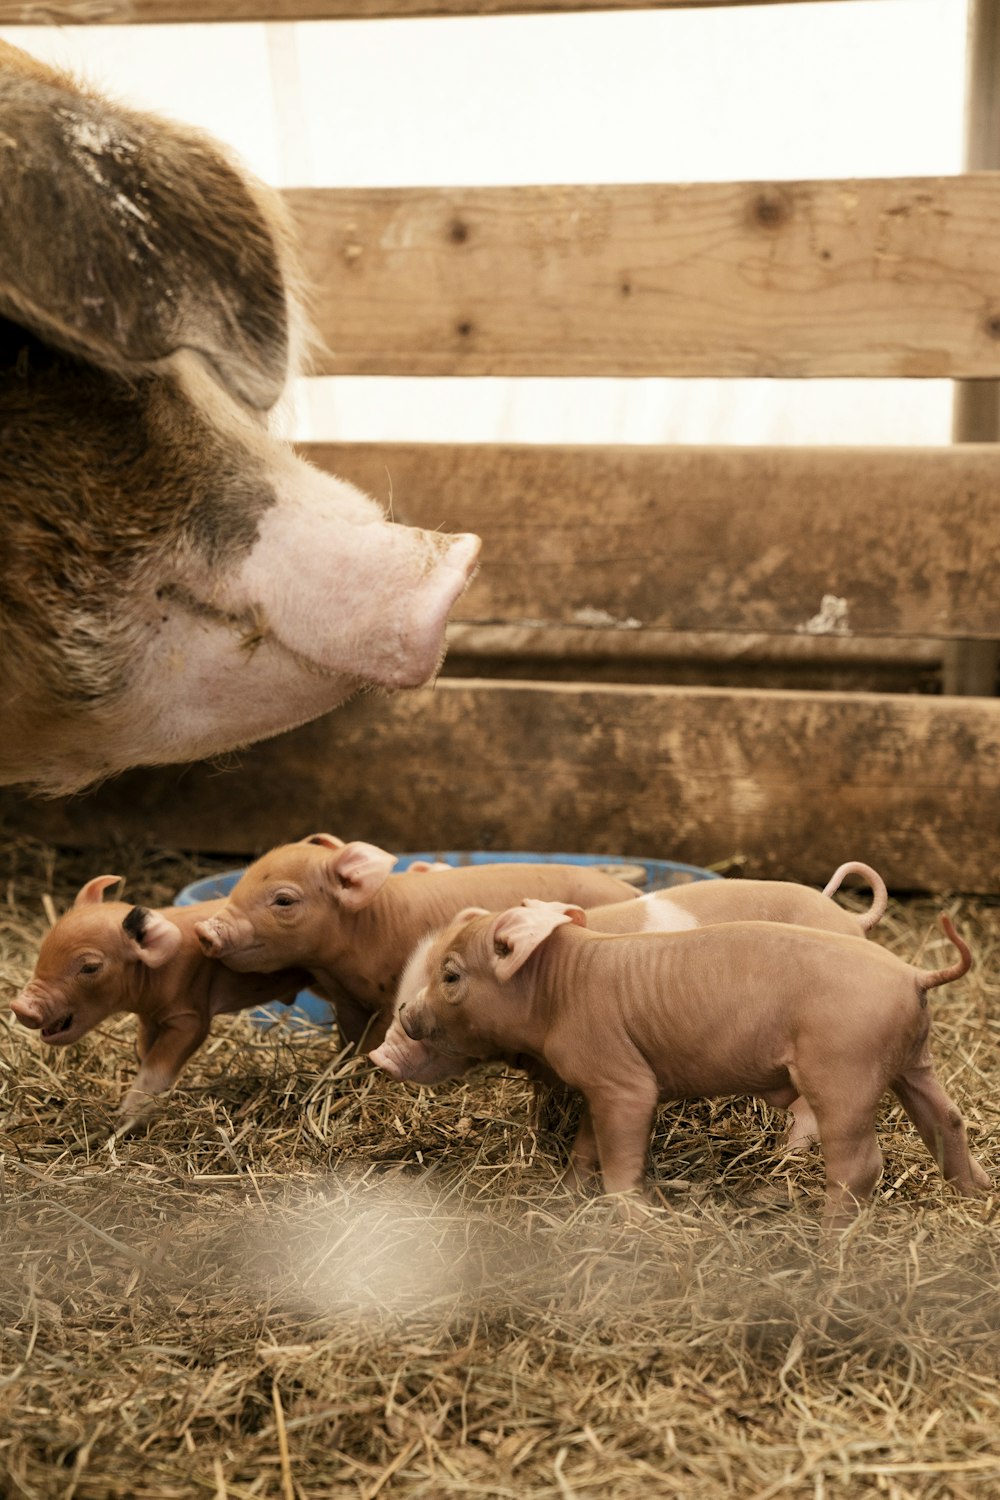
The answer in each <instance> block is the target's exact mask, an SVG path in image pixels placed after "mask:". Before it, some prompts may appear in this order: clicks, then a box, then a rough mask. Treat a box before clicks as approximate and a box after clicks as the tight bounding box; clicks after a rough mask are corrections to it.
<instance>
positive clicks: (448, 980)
mask: <svg viewBox="0 0 1000 1500" xmlns="http://www.w3.org/2000/svg"><path fill="white" fill-rule="evenodd" d="M461 977H462V976H461V974H460V973H459V972H458V970H457V969H445V971H444V973H443V974H442V975H441V979H442V981H443V982H444V983H445V984H457V983H458V981H459V980H460V979H461Z"/></svg>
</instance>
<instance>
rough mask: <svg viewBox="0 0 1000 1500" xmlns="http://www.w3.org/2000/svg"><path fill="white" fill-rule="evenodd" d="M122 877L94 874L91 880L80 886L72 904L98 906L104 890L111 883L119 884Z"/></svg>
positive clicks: (111, 884)
mask: <svg viewBox="0 0 1000 1500" xmlns="http://www.w3.org/2000/svg"><path fill="white" fill-rule="evenodd" d="M123 879H124V876H122V875H95V876H94V878H93V880H88V881H87V884H86V885H84V886H81V887H80V889H79V891H77V894H76V900H75V901H74V902H73V905H74V906H100V904H101V902H102V901H103V900H104V892H105V891H106V890H107V889H108V888H109V887H110V886H113V885H120V883H121V881H122V880H123Z"/></svg>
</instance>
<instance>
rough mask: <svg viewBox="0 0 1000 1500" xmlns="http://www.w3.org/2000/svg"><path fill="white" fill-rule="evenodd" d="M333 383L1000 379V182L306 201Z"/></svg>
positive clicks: (318, 312)
mask: <svg viewBox="0 0 1000 1500" xmlns="http://www.w3.org/2000/svg"><path fill="white" fill-rule="evenodd" d="M285 196H286V199H287V201H288V203H289V205H290V207H291V209H292V212H293V216H294V218H295V220H296V221H297V223H298V227H299V230H300V233H301V238H302V243H303V248H304V251H305V263H306V271H307V276H308V279H309V281H310V282H311V284H312V285H313V286H314V288H315V298H314V309H313V310H314V315H315V318H316V321H317V325H318V328H319V332H320V334H321V336H322V338H323V339H324V340H325V342H326V352H325V353H324V354H322V355H321V356H320V359H319V365H318V373H325V374H353V375H404V374H406V375H609V376H651V375H662V376H754V377H756V376H781V377H799V376H866V377H870V376H879V377H882V376H935V377H957V376H975V377H983V376H996V375H1000V257H998V256H997V253H996V246H997V244H998V242H1000V179H998V177H997V175H996V174H995V173H985V172H984V173H972V174H969V175H967V176H963V177H926V178H898V179H888V180H881V179H867V180H859V181H833V182H783V183H767V182H750V183H695V184H687V185H679V186H678V185H650V186H631V185H625V186H616V187H601V186H576V187H516V188H426V189H419V188H407V189H402V188H401V189H390V188H384V189H370V190H354V189H337V190H333V189H331V190H320V189H315V190H312V189H309V190H306V189H303V190H290V191H289V192H287V193H286V195H285Z"/></svg>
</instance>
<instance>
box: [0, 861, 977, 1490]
mask: <svg viewBox="0 0 1000 1500" xmlns="http://www.w3.org/2000/svg"><path fill="white" fill-rule="evenodd" d="M0 860H2V863H0V877H2V885H0V899H2V905H0V980H2V981H3V984H2V986H0V996H2V997H3V998H4V999H6V998H9V996H10V994H12V993H13V990H14V989H15V988H16V987H17V986H19V984H20V983H21V982H22V981H23V979H24V977H25V976H26V974H27V972H28V970H29V969H30V966H31V962H32V957H33V952H34V947H35V945H36V944H37V941H38V939H39V937H40V935H41V933H42V931H43V930H44V926H45V916H44V913H43V907H42V897H43V896H45V895H48V896H50V897H51V898H52V900H53V901H54V903H55V907H56V909H58V910H61V909H62V908H63V907H64V906H65V904H66V903H67V902H68V901H69V900H70V899H71V897H72V895H73V894H74V892H75V890H76V888H77V886H78V885H79V884H80V883H81V882H82V881H83V880H84V879H85V878H88V877H89V876H91V875H94V874H97V873H100V872H103V871H104V870H114V871H117V872H119V873H125V874H126V875H127V876H128V877H129V892H130V893H132V894H134V895H135V896H136V898H137V899H138V898H139V897H142V898H143V899H146V900H147V901H149V902H150V904H155V903H156V902H163V903H166V902H167V901H169V899H170V897H171V895H172V893H173V892H174V891H175V890H176V889H177V888H178V886H179V885H181V884H183V883H184V882H185V881H187V880H188V879H190V878H192V877H193V875H194V874H196V873H201V872H204V871H205V870H206V868H208V867H207V866H206V865H204V864H200V865H194V864H192V863H191V862H190V861H184V860H181V859H178V858H174V857H171V856H168V855H159V856H156V857H155V858H154V859H149V858H145V859H144V858H142V857H141V855H140V854H139V853H138V852H136V851H128V850H122V849H117V850H110V851H106V852H105V853H104V854H102V855H101V856H99V857H98V856H94V855H90V856H88V857H87V858H86V859H85V860H83V859H81V858H80V857H79V856H71V855H70V854H68V853H61V852H58V851H56V850H53V849H49V848H45V847H41V846H37V845H33V844H29V843H25V842H19V843H15V844H9V845H6V846H4V847H3V848H2V850H0ZM939 905H940V903H936V902H928V901H912V902H907V903H905V904H904V903H893V905H892V907H891V908H890V913H889V915H888V917H887V918H886V920H885V921H884V922H883V924H882V926H881V927H880V928H879V929H878V938H879V940H880V941H883V942H885V943H887V944H888V945H889V946H891V947H893V948H894V949H896V950H897V951H899V952H901V953H903V954H905V955H906V956H907V957H912V956H915V955H916V954H917V953H918V952H919V951H920V950H921V948H922V947H923V950H924V952H925V953H929V952H930V945H931V944H933V943H934V942H936V939H935V937H934V935H933V934H934V927H933V923H934V921H935V920H936V911H937V908H938V906H939ZM948 906H949V909H950V910H952V911H953V912H954V913H955V914H956V919H957V921H958V922H959V925H960V927H961V929H962V930H963V932H964V933H965V934H966V936H967V937H968V938H969V941H970V942H971V943H972V944H973V947H974V952H975V954H976V956H977V960H978V962H977V967H976V968H975V970H974V971H973V973H972V974H971V975H970V976H969V977H968V978H967V979H966V980H963V981H961V982H959V983H957V984H954V985H952V986H950V987H949V988H948V989H947V990H942V991H939V992H937V998H936V999H934V1000H933V1001H932V1003H933V1005H934V1011H935V1034H936V1047H935V1052H936V1056H937V1059H938V1062H939V1066H940V1071H941V1073H942V1076H943V1078H944V1080H945V1083H946V1086H947V1087H948V1088H949V1089H950V1090H951V1091H952V1092H953V1093H954V1094H955V1096H956V1097H957V1099H958V1101H959V1102H960V1104H961V1105H962V1107H963V1108H964V1110H965V1111H966V1114H967V1118H968V1121H969V1126H970V1133H971V1135H972V1138H973V1145H974V1149H975V1150H976V1151H977V1154H978V1155H979V1157H980V1159H981V1160H982V1161H983V1162H984V1165H985V1166H986V1167H987V1169H988V1170H989V1171H990V1173H991V1174H992V1176H993V1177H994V1180H995V1181H997V1182H998V1184H1000V1131H998V1119H997V1117H998V1114H1000V1086H998V1085H1000V964H998V954H1000V908H998V907H996V906H992V907H991V906H987V905H984V904H982V903H976V902H973V901H968V900H954V901H949V902H948ZM939 951H943V950H939ZM132 1066H133V1061H132V1032H131V1025H130V1023H129V1022H128V1021H121V1022H116V1023H115V1024H113V1025H111V1026H109V1027H107V1028H106V1029H104V1030H102V1031H101V1032H100V1033H99V1034H92V1035H91V1036H90V1037H88V1038H87V1039H86V1040H85V1041H84V1042H82V1043H80V1044H79V1045H77V1046H75V1047H72V1048H70V1049H68V1050H67V1052H64V1053H56V1054H53V1053H52V1052H51V1051H49V1052H43V1051H42V1049H41V1047H40V1046H39V1045H38V1043H37V1042H36V1040H35V1039H34V1038H33V1036H32V1035H30V1034H29V1033H28V1032H27V1031H25V1030H24V1029H23V1028H21V1027H19V1026H17V1025H16V1024H14V1023H13V1021H12V1018H11V1017H10V1015H9V1013H6V1012H0V1205H2V1243H0V1257H2V1258H0V1267H2V1271H0V1323H2V1324H3V1325H4V1328H3V1333H2V1336H0V1494H3V1495H4V1496H5V1497H7V1496H9V1497H21V1496H25V1497H43V1496H44V1497H49V1496H59V1497H64V1500H74V1497H75V1500H98V1497H112V1496H115V1497H123V1500H124V1497H129V1500H133V1497H134V1500H146V1497H148V1500H153V1497H155V1500H174V1497H177V1500H188V1497H191V1496H200V1495H204V1496H206V1497H209V1500H225V1497H233V1500H236V1497H240V1500H242V1497H250V1496H261V1497H268V1496H275V1497H280V1500H295V1497H298V1500H325V1497H330V1496H335V1497H339V1496H351V1497H369V1500H373V1497H375V1496H376V1495H381V1496H385V1497H387V1500H388V1497H392V1496H404V1495H405V1496H412V1497H416V1496H427V1497H435V1500H436V1497H439V1496H442V1497H443V1496H456V1497H457V1496H462V1497H465V1496H468V1497H473V1496H476V1497H480V1496H481V1497H491V1500H492V1497H523V1496H526V1495H531V1496H533V1497H536V1496H537V1497H548V1496H552V1497H570V1496H586V1497H596V1496H600V1497H601V1500H626V1497H632V1496H635V1497H639V1496H642V1497H644V1500H645V1497H648V1496H649V1495H651V1494H652V1495H656V1496H661V1495H662V1496H671V1495H677V1496H683V1497H684V1500H721V1497H723V1496H726V1497H732V1496H737V1497H739V1500H751V1497H753V1500H769V1497H771V1496H777V1495H791V1496H802V1497H806V1496H808V1497H810V1500H829V1497H834V1496H837V1497H841V1496H842V1497H856V1496H858V1495H866V1494H869V1493H870V1494H879V1495H884V1496H889V1497H900V1500H902V1497H907V1496H921V1497H924V1496H926V1497H941V1500H945V1497H947V1500H961V1497H965V1496H969V1497H972V1496H977V1497H979V1496H982V1495H983V1494H991V1493H997V1492H998V1490H1000V1446H998V1442H997V1436H998V1432H1000V1294H998V1287H1000V1236H998V1233H997V1226H996V1223H995V1215H996V1212H997V1208H998V1205H1000V1197H998V1196H994V1197H990V1198H987V1199H983V1200H976V1201H975V1202H972V1203H968V1202H965V1201H963V1200H961V1199H959V1198H957V1197H956V1196H954V1195H953V1194H952V1193H951V1192H950V1191H948V1190H946V1189H944V1188H943V1187H942V1185H941V1182H940V1179H939V1178H938V1177H937V1175H936V1172H935V1170H934V1168H933V1166H932V1164H931V1162H930V1159H929V1157H928V1156H927V1154H926V1152H925V1151H924V1149H923V1147H922V1146H921V1145H920V1142H919V1141H918V1139H917V1137H916V1134H915V1132H914V1131H913V1130H912V1128H911V1127H910V1126H909V1124H908V1123H907V1122H906V1121H905V1120H903V1121H900V1119H899V1118H898V1111H896V1110H894V1109H890V1108H889V1107H888V1106H886V1112H885V1116H884V1119H883V1129H882V1144H883V1148H884V1150H885V1155H886V1169H885V1176H884V1179H883V1184H882V1186H881V1188H880V1190H879V1193H878V1198H877V1202H876V1205H875V1207H874V1209H872V1210H871V1211H869V1212H867V1213H865V1214H864V1215H863V1216H862V1218H861V1219H860V1220H859V1222H858V1224H857V1226H856V1228H855V1229H854V1230H853V1231H852V1232H851V1233H850V1234H849V1235H847V1236H846V1237H845V1238H844V1239H843V1240H841V1241H840V1242H839V1243H837V1244H835V1245H827V1246H826V1247H824V1246H823V1245H822V1244H821V1243H820V1241H819V1239H818V1235H817V1232H816V1221H817V1214H818V1209H819V1204H820V1200H821V1191H822V1173H821V1168H820V1162H819V1158H818V1155H817V1154H816V1153H815V1152H812V1153H810V1154H809V1155H807V1156H805V1157H803V1158H787V1157H785V1156H783V1155H782V1154H781V1152H780V1150H779V1133H780V1128H781V1120H780V1119H779V1117H778V1116H777V1115H775V1114H774V1113H773V1112H771V1111H769V1110H767V1109H766V1108H764V1107H763V1106H762V1105H756V1104H753V1103H746V1102H742V1101H741V1102H737V1103H736V1104H710V1103H698V1104H695V1105H691V1106H688V1107H685V1108H671V1107H667V1108H664V1110H663V1111H662V1112H661V1115H660V1119H659V1124H658V1128H657V1133H656V1140H655V1143H654V1153H653V1161H654V1164H655V1165H654V1169H653V1170H654V1173H655V1180H656V1181H657V1183H658V1184H659V1187H660V1190H661V1195H662V1198H663V1201H664V1203H665V1205H666V1207H665V1208H664V1210H663V1211H662V1212H661V1213H658V1214H656V1215H655V1216H653V1217H652V1218H651V1219H650V1220H649V1222H648V1224H646V1225H644V1226H643V1227H641V1228H635V1227H623V1226H620V1225H618V1224H617V1223H616V1222H615V1221H614V1220H613V1219H612V1217H611V1216H610V1214H609V1211H608V1208H607V1206H606V1205H604V1204H602V1203H601V1202H599V1201H597V1200H591V1201H588V1202H585V1203H583V1204H580V1205H575V1206H574V1204H573V1203H572V1202H571V1200H569V1199H568V1198H566V1197H564V1196H563V1195H561V1194H560V1193H559V1191H558V1190H557V1189H556V1188H555V1181H556V1177H557V1174H558V1172H559V1171H560V1169H561V1165H562V1149H563V1144H564V1142H565V1139H566V1134H567V1124H568V1122H567V1119H566V1118H565V1114H564V1112H563V1111H561V1110H560V1109H559V1108H556V1107H553V1109H552V1111H551V1115H550V1118H549V1119H548V1121H547V1122H546V1128H545V1129H543V1130H540V1131H539V1132H538V1133H532V1132H531V1130H530V1129H529V1128H528V1123H527V1122H528V1091H527V1088H526V1085H525V1084H524V1082H523V1081H522V1080H521V1079H519V1078H517V1077H512V1076H503V1075H502V1074H501V1073H500V1072H499V1071H495V1070H494V1071H492V1072H489V1073H488V1074H487V1075H486V1076H477V1077H475V1078H474V1079H473V1080H472V1081H471V1082H456V1083H454V1084H449V1085H444V1086H441V1087H439V1088H437V1089H436V1090H434V1091H430V1090H426V1089H424V1090H417V1089H414V1088H407V1087H402V1086H399V1085H395V1084H393V1083H392V1082H391V1081H390V1080H388V1079H386V1078H384V1077H382V1076H381V1075H376V1074H375V1073H373V1071H372V1070H371V1069H370V1068H369V1067H368V1065H367V1064H365V1063H363V1062H356V1061H352V1060H345V1059H343V1058H341V1057H340V1056H338V1055H337V1053H336V1051H335V1044H333V1043H331V1041H330V1039H329V1037H328V1036H326V1035H324V1034H322V1033H317V1032H302V1031H300V1032H297V1033H291V1032H289V1031H288V1030H286V1029H285V1028H277V1029H275V1030H272V1031H270V1032H267V1033H265V1032H261V1031H255V1030H253V1029H252V1027H251V1026H250V1024H249V1023H248V1022H247V1021H246V1020H245V1019H243V1018H236V1019H234V1020H227V1021H224V1022H223V1023H221V1024H219V1025H218V1028H217V1033H216V1034H215V1035H214V1036H213V1038H212V1040H211V1041H210V1043H209V1045H208V1046H207V1047H206V1048H205V1049H204V1050H203V1052H202V1053H201V1054H200V1055H199V1056H198V1058H196V1059H195V1062H194V1064H193V1065H192V1066H191V1067H190V1068H189V1070H188V1072H187V1073H186V1075H185V1076H184V1078H183V1079H182V1082H181V1085H180V1087H179V1088H178V1090H177V1091H176V1092H175V1094H173V1095H172V1096H171V1097H170V1098H169V1100H167V1101H166V1102H165V1104H164V1105H163V1106H162V1108H161V1109H160V1112H159V1114H158V1115H157V1117H156V1119H155V1120H154V1122H153V1123H152V1125H151V1126H150V1128H149V1130H148V1132H147V1133H146V1134H144V1135H142V1136H139V1137H137V1138H134V1139H131V1140H128V1141H125V1142H121V1143H119V1144H118V1145H117V1147H116V1148H115V1149H109V1148H108V1146H107V1145H105V1144H103V1141H104V1140H105V1138H106V1136H107V1133H108V1127H109V1124H110V1121H111V1118H112V1113H113V1110H114V1107H115V1104H116V1102H117V1100H118V1098H119V1096H120V1094H121V1091H122V1085H123V1081H124V1080H125V1079H126V1077H127V1076H128V1075H129V1073H130V1071H131V1069H132Z"/></svg>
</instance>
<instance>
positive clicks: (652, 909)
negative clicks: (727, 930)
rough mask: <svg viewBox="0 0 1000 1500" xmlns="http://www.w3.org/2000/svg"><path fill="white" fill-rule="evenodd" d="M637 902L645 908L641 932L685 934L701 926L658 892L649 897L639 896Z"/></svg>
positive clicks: (682, 909) (668, 898) (687, 912)
mask: <svg viewBox="0 0 1000 1500" xmlns="http://www.w3.org/2000/svg"><path fill="white" fill-rule="evenodd" d="M639 900H640V901H641V902H642V904H643V906H644V907H645V908H646V920H645V922H644V923H643V925H642V931H643V932H687V931H689V930H690V929H691V928H692V927H700V926H701V923H700V922H699V921H698V918H697V917H694V916H692V915H691V913H690V912H689V911H685V910H684V908H683V907H681V906H675V905H674V903H673V902H672V901H671V899H670V897H669V896H664V895H663V894H662V893H661V892H659V891H654V892H653V894H652V895H651V896H640V897H639Z"/></svg>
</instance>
